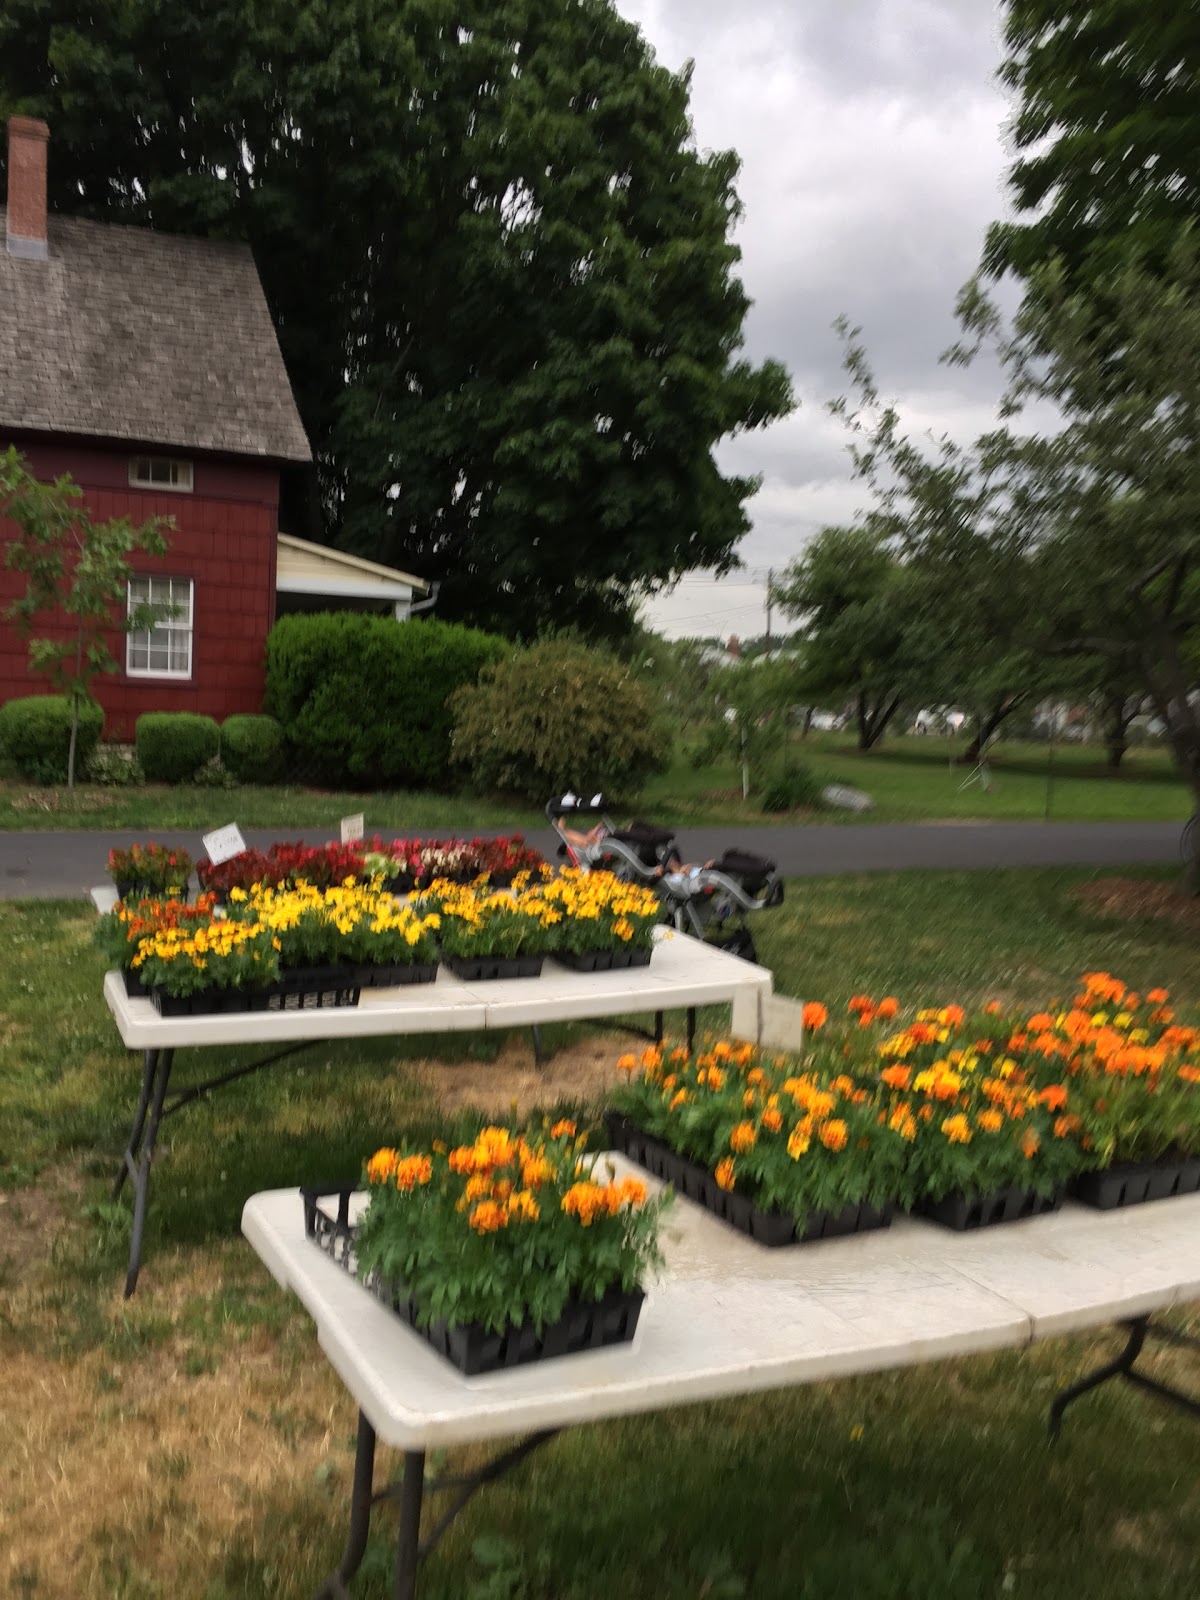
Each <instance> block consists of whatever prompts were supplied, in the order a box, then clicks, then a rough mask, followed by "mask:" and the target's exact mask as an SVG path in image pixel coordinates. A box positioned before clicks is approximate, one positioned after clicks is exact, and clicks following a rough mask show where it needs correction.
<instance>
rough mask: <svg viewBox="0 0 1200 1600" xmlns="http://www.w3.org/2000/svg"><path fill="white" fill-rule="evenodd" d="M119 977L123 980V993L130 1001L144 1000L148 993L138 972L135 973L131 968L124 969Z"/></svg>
mask: <svg viewBox="0 0 1200 1600" xmlns="http://www.w3.org/2000/svg"><path fill="white" fill-rule="evenodd" d="M121 976H122V977H123V978H124V980H125V993H126V994H127V995H128V996H129V998H130V999H131V1000H139V999H144V998H145V997H146V995H148V994H149V993H150V991H149V989H147V988H146V985H145V984H144V983H143V982H142V975H141V973H140V972H135V971H134V970H133V968H132V967H126V968H125V970H124V971H123V972H122V974H121Z"/></svg>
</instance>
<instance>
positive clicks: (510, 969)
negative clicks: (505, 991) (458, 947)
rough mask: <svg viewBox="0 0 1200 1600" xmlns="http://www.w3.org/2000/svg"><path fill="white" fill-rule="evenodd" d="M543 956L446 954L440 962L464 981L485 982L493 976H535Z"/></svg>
mask: <svg viewBox="0 0 1200 1600" xmlns="http://www.w3.org/2000/svg"><path fill="white" fill-rule="evenodd" d="M545 959H546V958H545V956H446V955H444V956H443V957H442V964H443V965H444V966H446V967H448V968H449V969H450V971H451V972H452V973H454V975H455V977H456V978H461V979H462V980H463V981H464V983H487V982H490V981H491V980H492V979H493V978H536V977H538V976H539V975H540V973H541V970H542V963H543V961H545Z"/></svg>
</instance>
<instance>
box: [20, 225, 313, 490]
mask: <svg viewBox="0 0 1200 1600" xmlns="http://www.w3.org/2000/svg"><path fill="white" fill-rule="evenodd" d="M5 222H6V218H5V212H4V209H3V208H2V207H0V428H12V429H28V430H31V431H34V432H38V433H69V434H86V435H89V436H92V437H96V438H105V439H128V440H130V441H131V442H136V443H139V444H157V445H169V446H172V447H174V448H177V449H183V450H214V451H221V452H223V453H226V454H231V455H240V456H258V457H265V458H269V459H272V460H278V461H308V460H310V459H311V451H310V450H309V446H308V440H307V438H306V437H305V433H304V427H303V424H302V423H301V421H300V414H299V412H298V411H297V410H296V402H295V400H294V399H293V397H292V390H291V386H290V384H289V383H288V376H287V370H286V369H285V367H284V364H283V357H282V356H281V355H280V353H279V345H278V342H277V341H276V338H275V329H274V327H273V326H272V323H271V315H270V312H269V311H268V310H267V302H266V299H265V297H264V295H263V292H262V285H261V284H260V283H259V280H258V272H257V269H256V268H255V265H254V258H253V256H252V255H251V253H250V251H249V249H248V247H247V246H245V245H241V244H226V243H223V242H219V241H215V240H208V239H187V238H183V237H181V236H179V235H176V234H166V233H155V232H153V231H152V230H151V229H149V228H125V227H113V226H111V225H109V224H107V223H100V222H85V221H82V220H80V219H79V218H72V217H51V218H50V220H49V230H48V231H49V253H48V259H47V260H45V261H37V260H25V259H22V258H20V257H18V256H13V255H9V254H7V253H6V252H5V251H4V248H3V238H4V230H5Z"/></svg>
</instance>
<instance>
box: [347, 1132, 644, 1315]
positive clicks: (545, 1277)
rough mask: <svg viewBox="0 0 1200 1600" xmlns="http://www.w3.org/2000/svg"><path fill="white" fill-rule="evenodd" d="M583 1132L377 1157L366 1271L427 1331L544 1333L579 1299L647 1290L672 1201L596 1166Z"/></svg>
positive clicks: (599, 1162)
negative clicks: (406, 1302)
mask: <svg viewBox="0 0 1200 1600" xmlns="http://www.w3.org/2000/svg"><path fill="white" fill-rule="evenodd" d="M583 1146H584V1141H583V1139H582V1138H578V1137H577V1136H576V1129H575V1124H574V1123H572V1122H558V1123H555V1125H554V1126H553V1127H551V1128H548V1129H546V1130H544V1132H543V1133H542V1134H541V1135H539V1136H536V1137H526V1136H525V1135H523V1134H521V1133H517V1132H514V1131H513V1130H511V1129H509V1128H499V1127H486V1128H483V1129H481V1130H480V1132H479V1135H478V1137H477V1138H476V1139H475V1140H474V1142H473V1143H471V1144H465V1145H460V1146H458V1147H457V1148H456V1149H447V1148H446V1146H445V1145H444V1144H441V1143H440V1142H437V1141H435V1142H434V1144H433V1145H432V1147H431V1148H430V1149H428V1150H403V1149H402V1150H391V1149H384V1150H379V1151H377V1152H376V1153H375V1154H374V1155H373V1156H372V1157H371V1159H370V1161H369V1162H368V1163H367V1166H366V1178H367V1182H368V1185H369V1187H370V1203H369V1205H368V1207H367V1210H366V1213H365V1215H364V1217H363V1219H362V1221H361V1223H360V1226H359V1230H358V1244H357V1250H358V1268H359V1272H360V1273H361V1274H362V1275H363V1276H367V1275H369V1274H370V1273H372V1272H378V1273H379V1275H380V1276H381V1277H382V1278H383V1279H385V1280H387V1281H390V1282H394V1283H401V1284H403V1285H404V1286H405V1287H406V1288H407V1290H408V1292H409V1293H410V1294H412V1295H413V1296H415V1298H416V1300H417V1301H418V1303H419V1307H420V1312H419V1316H418V1325H419V1326H421V1327H425V1326H427V1325H428V1324H429V1323H430V1322H438V1321H443V1320H444V1321H447V1322H449V1323H451V1324H452V1325H457V1326H463V1325H465V1324H469V1323H478V1324H481V1325H483V1326H484V1327H486V1328H488V1329H490V1330H492V1331H494V1332H500V1331H502V1330H503V1329H504V1327H505V1325H506V1324H512V1325H514V1326H517V1325H520V1324H522V1323H527V1322H532V1323H533V1324H534V1325H535V1326H536V1328H537V1330H538V1332H539V1333H540V1332H541V1330H542V1329H543V1328H544V1327H545V1326H546V1325H547V1324H548V1323H553V1322H555V1321H557V1320H558V1318H559V1317H561V1316H562V1314H563V1311H564V1308H565V1307H566V1304H567V1302H568V1301H569V1300H572V1299H574V1300H581V1301H594V1300H599V1299H600V1298H601V1296H602V1295H604V1294H605V1293H607V1292H608V1291H609V1290H610V1289H616V1288H621V1289H624V1290H626V1291H628V1290H631V1289H634V1288H636V1287H637V1286H638V1285H640V1284H641V1283H642V1282H643V1281H644V1279H645V1277H646V1275H647V1273H648V1272H649V1271H650V1269H651V1268H653V1267H654V1266H656V1265H658V1264H659V1262H660V1259H661V1258H660V1255H659V1250H658V1242H657V1240H658V1222H659V1218H660V1216H661V1214H662V1211H663V1208H664V1206H665V1204H666V1203H667V1201H666V1198H665V1197H661V1198H658V1199H654V1200H651V1199H649V1198H648V1195H647V1189H646V1185H645V1184H644V1183H643V1182H642V1181H641V1180H640V1179H637V1178H626V1179H623V1180H618V1179H617V1178H616V1177H615V1174H614V1170H613V1168H612V1167H611V1164H609V1163H606V1162H605V1159H604V1157H603V1156H600V1157H597V1158H588V1157H587V1156H586V1155H584V1154H583Z"/></svg>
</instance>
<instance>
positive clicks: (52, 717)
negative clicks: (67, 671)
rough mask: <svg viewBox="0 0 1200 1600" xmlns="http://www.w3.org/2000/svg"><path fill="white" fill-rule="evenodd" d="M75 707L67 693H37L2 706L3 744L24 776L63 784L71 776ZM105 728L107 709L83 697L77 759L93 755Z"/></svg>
mask: <svg viewBox="0 0 1200 1600" xmlns="http://www.w3.org/2000/svg"><path fill="white" fill-rule="evenodd" d="M75 710H76V708H75V707H73V705H72V702H71V700H70V698H69V697H68V696H66V695H57V694H35V695H28V696H24V697H23V698H21V699H17V700H9V701H7V702H6V704H5V705H3V706H0V747H3V750H4V753H5V755H7V756H8V757H9V759H10V760H12V761H14V762H15V763H16V765H17V768H18V770H19V771H20V772H21V774H22V776H23V777H26V778H31V779H33V780H34V781H36V782H38V783H62V782H63V780H64V779H65V778H66V776H67V761H68V755H69V752H70V747H71V730H72V725H73V723H74V721H75ZM103 728H104V712H103V711H102V710H101V709H100V707H99V706H98V705H97V704H96V703H95V701H94V700H81V701H80V702H79V705H78V722H77V725H76V727H75V756H76V760H77V761H79V762H81V763H84V762H86V761H87V760H88V758H89V757H90V756H91V754H92V752H93V750H94V749H95V748H96V745H97V743H98V742H99V739H100V734H101V732H102V731H103Z"/></svg>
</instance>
